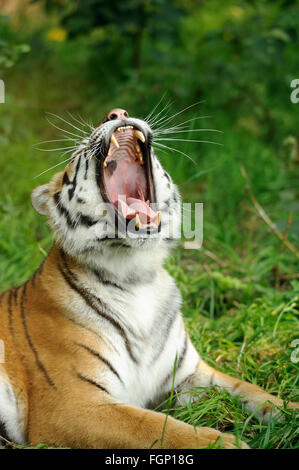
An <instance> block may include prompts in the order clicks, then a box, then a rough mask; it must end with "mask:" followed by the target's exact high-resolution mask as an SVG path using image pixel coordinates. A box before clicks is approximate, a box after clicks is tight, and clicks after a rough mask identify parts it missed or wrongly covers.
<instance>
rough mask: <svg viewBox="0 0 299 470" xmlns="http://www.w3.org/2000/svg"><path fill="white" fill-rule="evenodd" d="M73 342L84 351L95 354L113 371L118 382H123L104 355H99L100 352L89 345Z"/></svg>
mask: <svg viewBox="0 0 299 470" xmlns="http://www.w3.org/2000/svg"><path fill="white" fill-rule="evenodd" d="M75 344H76V345H77V346H80V347H81V348H83V349H85V350H86V351H88V352H89V353H90V354H92V355H93V356H95V357H96V358H97V359H100V360H101V361H102V362H103V363H104V364H106V366H107V367H109V369H110V370H111V372H113V374H114V375H116V377H117V378H118V379H119V380H120V382H122V383H123V381H122V379H121V378H120V375H119V373H118V372H117V370H115V369H114V367H113V365H112V364H111V362H110V361H108V359H105V357H103V356H101V354H99V353H98V352H97V351H94V349H91V348H90V347H89V346H86V345H85V344H81V343H76V342H75Z"/></svg>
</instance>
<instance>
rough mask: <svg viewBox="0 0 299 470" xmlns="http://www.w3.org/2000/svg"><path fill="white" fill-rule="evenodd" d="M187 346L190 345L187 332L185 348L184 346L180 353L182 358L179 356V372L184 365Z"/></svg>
mask: <svg viewBox="0 0 299 470" xmlns="http://www.w3.org/2000/svg"><path fill="white" fill-rule="evenodd" d="M187 344H188V336H187V333H186V331H185V340H184V346H183V349H182V351H181V353H180V356H179V359H178V362H177V370H179V368H180V367H181V365H182V363H183V361H184V359H185V356H186V352H187Z"/></svg>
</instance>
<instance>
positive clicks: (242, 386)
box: [182, 360, 299, 423]
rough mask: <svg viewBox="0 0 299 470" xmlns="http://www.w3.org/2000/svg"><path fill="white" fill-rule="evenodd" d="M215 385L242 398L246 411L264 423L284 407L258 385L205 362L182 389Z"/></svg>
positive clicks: (199, 365)
mask: <svg viewBox="0 0 299 470" xmlns="http://www.w3.org/2000/svg"><path fill="white" fill-rule="evenodd" d="M214 385H217V386H219V387H220V388H221V389H223V390H226V391H228V392H229V393H230V395H231V396H233V397H235V396H240V397H241V398H240V402H241V403H244V405H245V408H246V410H248V411H249V412H250V413H253V412H254V413H255V414H256V416H257V417H258V418H259V419H260V420H261V421H263V422H264V423H267V422H268V421H269V418H270V416H271V415H274V414H275V413H277V408H276V406H278V407H282V406H283V400H281V399H280V398H278V397H275V396H274V395H271V394H270V393H267V392H265V391H264V390H263V389H262V388H260V387H258V386H257V385H253V384H251V383H248V382H244V381H243V380H238V379H236V378H234V377H230V376H229V375H226V374H224V373H222V372H219V371H217V370H216V369H214V368H213V367H210V366H209V365H208V364H207V363H206V362H204V361H203V360H200V361H199V363H198V365H197V367H196V370H195V372H194V374H192V375H191V376H189V378H188V379H187V380H186V382H185V383H184V384H183V387H182V389H183V391H188V390H190V389H192V388H193V387H212V386H214ZM287 407H288V408H299V403H292V402H289V403H288V404H287Z"/></svg>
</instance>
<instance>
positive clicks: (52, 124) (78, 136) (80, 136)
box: [46, 116, 84, 140]
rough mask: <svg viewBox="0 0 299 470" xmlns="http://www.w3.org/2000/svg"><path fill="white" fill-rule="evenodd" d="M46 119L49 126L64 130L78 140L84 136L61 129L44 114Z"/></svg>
mask: <svg viewBox="0 0 299 470" xmlns="http://www.w3.org/2000/svg"><path fill="white" fill-rule="evenodd" d="M46 119H47V121H48V123H49V124H51V126H53V127H56V129H58V130H59V131H62V132H66V133H67V134H69V135H73V136H75V137H77V138H78V139H80V140H82V139H83V138H84V137H83V136H82V135H77V134H74V133H73V132H70V131H67V130H66V129H62V128H61V127H59V126H56V124H54V123H53V122H52V121H50V119H49V118H47V116H46Z"/></svg>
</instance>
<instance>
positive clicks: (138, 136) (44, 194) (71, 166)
mask: <svg viewBox="0 0 299 470" xmlns="http://www.w3.org/2000/svg"><path fill="white" fill-rule="evenodd" d="M152 143H153V132H152V130H151V128H150V127H149V125H148V124H147V123H146V122H145V121H143V120H141V119H136V118H131V117H129V116H128V113H127V112H126V111H125V110H122V109H113V110H112V111H110V113H108V115H107V116H106V118H105V119H103V120H102V121H101V123H100V124H99V126H98V127H96V128H95V129H93V130H92V132H91V134H90V135H89V136H88V137H87V138H85V139H84V140H82V141H81V143H80V145H79V146H78V148H77V149H76V150H75V152H74V153H73V154H72V156H71V159H70V161H69V163H68V164H67V166H66V168H65V169H64V171H62V172H60V173H57V174H55V175H54V177H53V178H52V180H51V181H50V183H49V184H45V185H42V186H39V187H37V188H36V189H34V190H33V192H32V195H31V201H32V205H33V207H34V208H35V210H36V211H37V212H38V213H39V214H41V215H45V216H47V217H48V219H49V223H50V225H51V226H52V228H53V230H54V233H55V236H56V238H57V240H58V242H59V243H60V245H61V246H62V247H63V249H64V250H65V251H66V252H68V253H69V254H72V255H84V254H86V255H87V253H88V256H90V255H91V256H94V255H95V254H96V253H97V252H102V253H103V250H108V252H112V250H114V252H115V248H119V249H122V250H128V251H130V250H132V249H135V250H142V251H143V252H144V251H145V250H150V251H152V250H153V249H154V248H155V247H160V248H162V247H167V246H168V245H169V244H170V243H171V241H173V240H175V239H176V238H178V237H179V233H180V222H181V209H180V196H179V193H178V190H177V188H176V186H175V185H174V184H173V182H172V180H171V178H170V176H169V174H168V173H167V172H166V171H165V170H164V169H163V167H162V165H161V163H160V162H159V160H158V158H157V156H156V155H155V152H154V150H153V147H152Z"/></svg>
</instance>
